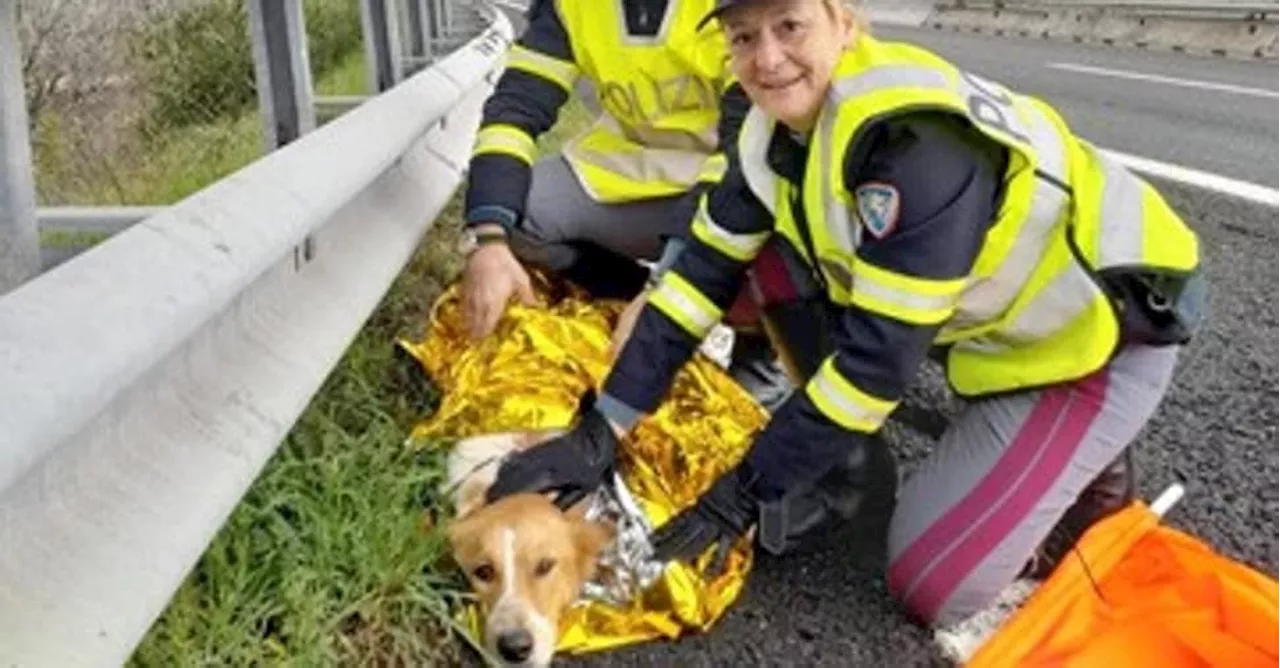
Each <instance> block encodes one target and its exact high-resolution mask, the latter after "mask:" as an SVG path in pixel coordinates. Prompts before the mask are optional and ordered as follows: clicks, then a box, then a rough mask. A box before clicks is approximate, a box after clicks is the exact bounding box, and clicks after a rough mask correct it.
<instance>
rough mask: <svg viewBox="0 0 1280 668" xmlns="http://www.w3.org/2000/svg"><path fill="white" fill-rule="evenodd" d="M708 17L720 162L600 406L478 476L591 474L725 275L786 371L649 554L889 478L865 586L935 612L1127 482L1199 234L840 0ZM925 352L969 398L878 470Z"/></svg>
mask: <svg viewBox="0 0 1280 668" xmlns="http://www.w3.org/2000/svg"><path fill="white" fill-rule="evenodd" d="M711 16H713V17H717V18H718V20H719V25H720V27H721V30H722V31H723V33H724V34H725V35H726V36H727V38H728V40H729V43H730V48H731V53H732V59H733V65H734V70H735V72H736V74H737V76H738V79H739V80H740V81H741V82H742V85H743V86H744V88H745V89H746V91H747V93H748V95H749V96H750V98H751V100H752V101H753V103H754V106H753V107H752V108H751V110H750V112H749V114H748V115H747V118H746V119H745V121H744V123H743V126H742V129H741V133H740V137H739V151H738V155H737V156H735V158H734V160H733V161H732V163H731V164H730V166H729V169H728V172H727V173H726V175H725V177H724V179H723V180H722V181H721V183H720V184H719V185H718V186H717V187H716V189H715V190H713V191H711V192H710V193H709V194H708V195H707V196H706V197H705V198H704V199H703V200H702V205H701V206H700V208H699V210H698V214H697V216H696V218H695V220H694V223H693V225H692V229H691V233H690V234H689V235H688V245H687V246H686V248H685V249H684V251H683V252H682V253H681V254H680V255H679V256H678V257H677V258H676V260H675V262H674V264H673V265H672V266H671V267H670V269H669V270H667V271H666V272H665V273H664V274H663V275H662V276H661V279H660V283H659V286H658V288H657V289H655V290H654V291H653V293H652V294H651V296H650V297H649V298H648V304H647V306H646V308H645V310H644V311H643V312H642V313H641V315H640V316H639V318H638V320H637V323H636V325H635V329H634V331H633V333H632V334H631V338H630V339H629V340H628V341H627V343H626V346H625V347H624V348H623V349H622V352H621V354H620V356H619V357H618V359H617V361H616V362H615V365H614V367H613V369H612V370H611V372H610V375H609V377H608V378H607V379H606V381H605V383H604V386H603V388H602V391H601V392H600V394H599V397H598V399H596V398H594V397H590V399H591V401H587V402H584V406H583V409H582V410H581V411H580V415H579V420H578V422H577V424H576V426H575V427H574V428H573V430H571V431H570V432H569V433H567V434H566V435H565V436H563V437H561V438H559V439H556V440H553V441H550V442H548V443H547V444H544V445H543V446H540V447H539V448H535V449H534V450H531V451H529V452H527V453H524V454H522V455H521V456H519V457H517V458H514V459H513V460H511V461H510V462H508V463H506V464H504V466H503V467H502V469H501V470H500V472H499V476H498V480H497V482H496V484H495V486H494V487H495V489H494V491H493V492H492V493H491V496H492V497H495V498H496V497H498V496H501V495H503V494H507V493H510V492H512V491H515V490H521V489H556V490H561V491H566V492H569V493H571V494H573V493H576V491H577V490H581V489H590V488H593V487H594V486H595V485H597V484H598V483H599V481H600V476H601V475H603V474H604V472H606V471H607V470H608V467H609V466H611V465H612V462H613V456H614V452H615V451H616V447H615V446H616V439H617V438H619V437H621V435H623V434H624V433H625V432H626V430H628V429H629V428H630V427H631V426H632V425H633V424H634V423H635V421H636V419H637V418H638V417H639V416H640V415H642V414H644V413H646V412H649V411H652V410H653V409H654V408H655V406H656V405H657V404H658V402H659V401H660V398H661V396H662V395H663V393H664V392H665V391H666V389H667V387H668V386H669V383H670V382H671V379H672V377H673V375H674V373H675V372H676V370H677V369H679V368H680V366H681V365H682V364H684V363H685V362H686V361H687V359H688V358H689V356H690V355H691V354H692V352H693V350H694V347H695V346H696V344H697V342H698V341H699V339H700V338H701V337H702V336H703V335H704V334H705V333H706V332H707V330H708V328H709V327H710V326H711V325H712V324H714V323H715V322H717V321H718V319H719V317H720V314H721V312H722V311H723V309H725V308H726V307H727V305H728V304H729V303H730V301H731V300H732V298H733V295H734V294H735V293H736V292H737V290H738V289H739V286H740V285H741V284H742V283H743V282H744V281H745V282H747V283H748V284H750V285H752V286H753V293H754V294H755V295H756V296H757V297H759V298H760V306H761V309H762V310H763V312H764V314H765V321H766V324H767V325H768V329H769V332H770V334H771V336H772V338H773V339H774V342H775V344H776V345H777V346H778V348H779V349H780V351H781V352H782V353H783V358H784V360H785V361H786V362H787V363H788V364H787V366H788V367H789V369H790V370H791V371H792V372H793V373H794V374H795V376H796V379H797V384H798V385H799V386H801V388H800V389H797V391H796V392H794V393H793V394H792V395H791V396H790V398H788V399H787V401H786V402H785V403H784V404H783V405H782V406H781V408H779V409H778V410H777V411H776V412H775V413H774V414H773V417H772V419H771V420H770V422H769V423H768V425H767V426H766V427H765V429H764V430H763V431H762V432H761V433H759V434H758V435H757V437H756V439H755V440H754V442H753V443H752V445H751V448H750V449H749V451H748V453H747V454H746V456H745V457H744V459H743V460H742V461H741V462H740V464H739V465H738V466H737V468H735V469H734V470H733V471H731V472H729V473H728V474H726V475H724V476H723V477H722V478H721V479H719V480H717V481H716V482H714V483H713V484H712V485H711V486H710V488H709V489H708V490H706V491H705V492H704V493H703V495H702V496H701V497H700V499H699V500H698V501H697V503H696V504H694V505H693V506H692V507H690V508H688V509H686V510H685V511H683V512H682V513H681V514H680V515H678V516H677V517H675V518H673V519H672V520H670V521H669V522H667V523H666V524H664V525H663V526H661V527H659V529H658V530H657V532H656V533H655V535H654V544H655V548H656V551H657V555H658V556H659V557H660V558H663V559H693V558H694V557H695V556H698V555H700V554H703V553H704V552H705V551H706V550H707V549H708V548H710V547H712V546H713V545H714V546H718V547H720V548H723V547H724V546H725V545H727V544H728V543H729V542H730V541H732V540H735V539H736V538H738V537H739V536H741V535H744V534H746V533H747V532H748V531H749V530H750V529H752V528H754V529H755V531H756V534H755V535H756V540H757V542H758V544H759V545H760V546H761V547H763V548H764V549H766V550H769V551H772V552H775V553H778V552H785V551H787V550H789V549H791V548H792V547H793V546H794V545H795V544H796V542H797V540H798V537H799V536H801V535H803V533H804V531H806V530H808V529H810V528H812V527H814V526H826V524H825V522H826V519H828V518H830V517H838V516H843V515H847V514H848V512H849V511H850V509H851V508H859V507H860V508H861V509H862V510H866V509H867V508H868V507H872V506H874V507H876V508H881V507H883V506H884V505H886V504H885V496H886V495H888V496H893V495H895V494H896V502H895V503H894V506H893V510H892V513H891V519H890V520H889V525H888V534H887V543H888V552H889V554H888V574H887V576H888V584H889V589H890V591H891V592H892V593H893V594H894V595H895V596H896V597H897V598H898V599H899V600H900V601H902V602H903V603H904V604H905V606H906V608H907V609H908V610H909V611H910V613H911V614H913V615H914V616H915V617H916V618H917V619H919V620H922V621H924V622H928V623H939V624H950V623H953V622H955V621H958V620H960V619H962V618H964V617H966V616H967V615H969V614H971V613H973V612H975V611H977V610H979V609H981V608H983V607H984V606H985V605H987V604H988V603H990V602H991V600H992V599H993V598H994V597H995V596H996V595H997V594H998V593H999V592H1000V591H1001V590H1002V589H1003V588H1004V587H1005V586H1006V585H1008V584H1009V583H1010V582H1011V581H1013V580H1014V579H1015V578H1016V577H1018V576H1019V575H1031V576H1042V575H1044V574H1045V573H1046V572H1047V570H1048V569H1050V568H1051V567H1052V566H1053V565H1054V563H1055V561H1056V560H1057V559H1059V558H1061V556H1062V555H1063V554H1064V552H1065V551H1066V550H1067V549H1069V547H1070V546H1071V545H1072V544H1073V542H1074V540H1075V539H1076V538H1078V536H1079V535H1080V533H1082V532H1083V530H1084V529H1085V528H1087V527H1088V526H1089V525H1090V524H1091V523H1093V522H1095V521H1097V519H1099V518H1100V517H1102V516H1104V515H1105V514H1106V513H1108V512H1111V511H1113V510H1115V509H1117V508H1118V507H1120V506H1121V505H1122V504H1124V503H1126V502H1127V501H1128V500H1129V499H1131V498H1132V495H1133V493H1134V483H1133V478H1132V463H1131V460H1130V459H1129V457H1128V453H1129V445H1130V444H1131V442H1132V441H1133V440H1134V439H1135V438H1136V436H1137V434H1138V433H1139V431H1140V430H1141V429H1142V428H1143V426H1144V425H1145V424H1146V422H1147V421H1148V420H1149V419H1150V417H1151V416H1152V414H1153V413H1154V412H1155V410H1156V407H1157V405H1158V404H1159V402H1160V400H1161V398H1162V397H1163V396H1164V394H1165V392H1166V391H1167V390H1168V388H1169V385H1170V379H1171V376H1172V374H1173V370H1174V367H1175V362H1176V360H1177V356H1178V353H1179V349H1180V347H1181V345H1182V344H1184V343H1185V342H1186V341H1188V340H1189V338H1190V336H1191V331H1192V329H1193V328H1194V326H1195V324H1196V321H1197V320H1198V319H1199V317H1200V316H1199V312H1200V308H1201V304H1202V300H1203V290H1204V283H1203V280H1202V279H1201V278H1200V274H1199V271H1198V269H1199V248H1198V243H1197V238H1196V236H1195V235H1194V234H1193V232H1192V231H1191V230H1190V229H1188V227H1187V226H1186V225H1185V224H1184V223H1183V222H1182V221H1181V220H1180V219H1179V218H1178V216H1177V215H1175V213H1174V212H1173V211H1172V210H1171V209H1170V208H1169V206H1168V205H1167V204H1166V203H1165V201H1164V200H1163V199H1162V198H1161V197H1160V195H1159V194H1157V192H1156V191H1155V190H1154V189H1153V188H1152V187H1151V186H1150V185H1148V184H1147V183H1145V182H1143V181H1141V180H1139V179H1138V178H1136V177H1135V176H1133V175H1132V174H1131V173H1129V172H1128V171H1126V170H1125V169H1124V168H1122V167H1121V166H1119V165H1117V164H1116V163H1115V162H1113V161H1112V160H1111V159H1109V158H1108V157H1107V156H1106V155H1104V154H1102V153H1100V152H1099V151H1097V150H1096V149H1095V148H1094V147H1092V146H1091V145H1089V144H1088V143H1087V142H1085V141H1083V140H1081V139H1080V138H1078V137H1076V136H1074V135H1073V134H1072V133H1071V132H1070V130H1069V129H1068V128H1067V126H1066V124H1065V123H1064V122H1063V119H1062V118H1061V116H1060V115H1059V114H1058V113H1056V112H1055V111H1054V110H1053V109H1052V108H1051V107H1049V106H1048V105H1047V104H1045V103H1043V102H1041V101H1039V100H1036V99H1034V98H1031V97H1028V96H1025V95H1021V94H1018V93H1015V92H1013V91H1010V90H1008V89H1006V88H1004V87H1003V86H1001V85H999V84H997V83H995V82H992V81H989V80H987V79H984V78H982V77H980V76H977V75H975V74H972V73H968V72H963V71H961V70H959V69H957V68H956V67H955V66H953V65H951V64H950V63H948V62H947V61H945V60H943V59H941V58H939V57H937V56H935V55H933V54H932V53H929V52H927V51H925V50H922V49H919V48H916V47H913V46H909V45H906V44H898V43H887V42H883V41H880V40H878V39H876V38H874V37H873V36H871V35H870V34H868V33H867V32H866V31H865V30H864V29H863V28H862V27H861V24H860V22H859V21H858V17H857V14H856V12H855V10H853V9H850V8H849V7H847V6H844V5H842V4H840V0H721V1H720V2H719V3H718V5H717V7H716V8H715V10H714V12H713V13H712V14H711ZM931 353H932V354H933V356H935V357H936V358H937V359H939V360H940V361H941V362H942V363H943V365H944V367H945V370H946V376H947V378H948V380H949V382H950V384H951V386H952V387H953V389H954V390H955V391H956V392H957V393H958V394H960V395H961V396H963V397H965V398H967V399H968V400H969V403H968V404H967V406H966V407H965V409H964V411H963V412H962V413H961V414H960V415H959V416H958V417H957V418H956V419H955V420H954V421H953V422H952V423H951V424H950V426H949V427H948V428H947V429H946V431H945V432H944V433H943V434H942V435H941V438H940V439H939V442H938V443H937V445H936V447H935V449H934V451H933V452H932V453H931V455H930V456H929V457H928V459H927V460H926V461H924V462H923V463H922V464H921V465H920V466H919V468H918V469H916V470H915V471H914V472H913V474H912V475H911V476H910V477H909V478H907V479H906V481H905V482H904V483H903V485H902V486H901V489H897V490H896V491H895V485H894V482H893V481H894V475H895V473H894V466H893V463H892V459H891V457H890V455H889V453H887V451H886V449H885V447H884V445H883V443H882V442H880V441H879V440H878V439H876V438H875V435H876V434H877V432H878V431H879V430H880V428H881V426H882V424H883V423H884V421H885V419H886V417H887V416H888V415H889V413H890V412H891V411H893V410H894V409H895V407H896V406H898V404H899V402H900V400H901V398H902V396H903V392H904V389H905V388H906V386H907V385H908V383H909V382H911V381H912V379H913V378H914V376H915V375H916V372H917V369H918V368H919V366H920V364H921V363H922V362H923V361H924V358H925V357H926V356H928V355H930V354H931ZM815 509H818V510H817V511H815ZM831 511H835V512H831ZM824 513H826V515H825V516H823V515H824Z"/></svg>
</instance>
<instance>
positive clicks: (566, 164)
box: [463, 0, 790, 405]
mask: <svg viewBox="0 0 1280 668" xmlns="http://www.w3.org/2000/svg"><path fill="white" fill-rule="evenodd" d="M713 2H714V0H620V1H614V0H610V1H608V2H590V1H588V0H535V1H534V2H533V3H532V6H531V7H530V9H529V12H528V20H529V23H528V26H527V29H526V30H525V32H524V33H523V34H522V35H521V37H520V39H519V40H518V42H517V43H516V44H515V45H513V48H512V49H511V51H510V54H509V57H508V61H507V69H506V71H505V72H504V74H503V76H502V78H501V79H500V80H499V81H498V83H497V85H496V87H495V90H494V92H493V94H492V95H491V96H490V98H489V100H487V102H486V104H485V107H484V114H483V117H482V120H481V124H480V128H479V132H478V136H477V139H476V144H475V147H474V150H473V155H472V160H471V166H470V171H469V177H468V184H467V189H466V202H465V211H466V214H465V219H466V230H465V233H464V245H465V247H464V248H463V252H464V253H466V256H467V264H466V270H465V274H464V280H463V306H464V315H465V318H466V320H467V323H468V326H469V329H470V330H471V333H472V335H473V336H475V337H476V338H479V337H482V336H486V335H488V334H489V333H490V332H492V331H493V328H494V327H495V326H496V325H497V322H498V320H499V318H500V317H501V315H502V313H503V311H504V310H505V307H506V305H507V304H508V303H509V301H510V300H511V299H512V298H513V297H518V298H520V299H521V300H523V301H524V302H525V303H530V302H531V300H532V291H531V288H530V284H529V275H528V273H527V272H526V270H525V268H524V266H523V265H522V262H523V263H527V264H530V265H533V266H535V267H538V268H540V269H542V270H544V271H548V272H551V273H554V274H557V275H559V276H561V277H563V278H567V279H569V280H570V281H573V282H575V283H577V284H578V285H580V286H581V287H583V288H585V289H586V290H588V291H589V292H590V293H591V294H592V295H594V296H596V297H601V298H618V299H631V298H632V297H635V296H636V295H637V294H638V293H639V292H640V291H641V289H642V288H643V287H644V285H645V281H646V279H647V278H648V277H649V273H648V271H647V270H646V269H645V268H644V267H643V266H642V265H640V264H639V263H638V262H636V260H637V259H642V260H649V261H655V260H658V259H659V254H660V252H661V251H662V250H663V247H664V246H663V244H664V241H665V240H667V239H673V241H672V243H671V244H670V246H669V250H670V252H671V254H673V253H674V252H675V251H676V250H678V248H679V241H680V240H679V235H680V232H681V231H682V230H685V229H687V228H688V225H689V221H690V220H691V219H692V217H693V213H694V208H695V205H696V203H697V197H698V195H699V194H700V193H701V192H704V191H705V190H706V188H707V187H709V186H710V185H711V184H712V183H714V182H716V181H717V180H718V179H719V178H720V177H721V176H722V175H723V174H724V170H725V166H726V164H727V158H726V156H725V152H724V150H723V149H724V148H725V145H726V144H727V145H728V146H729V147H730V148H731V147H732V138H733V137H735V136H736V134H737V129H738V125H739V123H741V120H742V118H743V116H744V115H745V114H746V110H747V107H748V106H749V105H750V102H749V101H748V100H747V99H746V96H745V94H744V93H743V91H742V87H741V86H739V85H737V84H736V83H735V82H734V81H733V80H732V76H731V72H730V71H729V69H728V52H727V50H726V47H725V42H724V37H723V36H722V35H720V34H719V33H718V32H716V31H709V30H702V31H699V30H697V28H696V26H697V23H698V21H699V20H700V19H701V18H702V17H703V16H704V15H705V14H706V13H707V12H708V11H709V10H710V9H711V8H712V6H713ZM583 88H586V89H594V91H593V92H594V100H588V104H594V105H595V106H598V107H599V113H598V116H597V117H596V119H595V122H594V124H592V126H591V127H590V128H589V129H587V130H586V131H584V132H583V133H582V134H580V135H578V136H577V137H574V138H573V139H571V140H570V141H569V142H568V143H567V144H566V145H565V147H564V149H563V151H562V155H556V156H549V157H545V158H542V159H538V150H537V148H536V144H535V142H536V140H537V139H538V138H539V137H540V136H541V135H542V134H543V133H544V132H546V131H547V130H548V129H550V128H551V127H552V126H553V125H554V124H555V122H556V120H557V117H558V115H559V113H560V110H561V108H562V107H563V105H564V104H565V102H566V101H567V100H568V99H569V96H570V95H571V94H572V93H574V92H575V89H583ZM671 254H669V257H671V256H672V255H671ZM632 312H634V310H633V311H632ZM731 369H732V372H733V374H734V376H735V378H737V379H738V380H739V381H740V382H742V383H743V384H744V386H746V387H747V389H748V390H750V391H752V393H753V394H754V395H755V396H756V397H757V399H759V400H760V401H761V403H763V404H765V405H776V403H777V402H778V401H780V400H781V399H782V398H784V397H785V393H786V392H787V391H789V389H790V384H789V382H787V378H786V375H785V372H784V371H783V370H782V368H781V366H780V365H779V364H778V363H777V361H776V357H775V355H774V354H773V352H772V350H771V349H770V347H769V344H768V340H767V339H766V338H765V337H764V336H763V335H762V334H758V335H756V336H751V335H750V334H749V333H744V334H743V335H742V336H741V337H740V341H739V343H738V345H737V346H735V349H734V355H733V366H732V367H731Z"/></svg>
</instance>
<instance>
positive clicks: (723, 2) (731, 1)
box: [698, 0, 761, 30]
mask: <svg viewBox="0 0 1280 668" xmlns="http://www.w3.org/2000/svg"><path fill="white" fill-rule="evenodd" d="M760 1H761V0H717V1H716V6H715V7H712V8H711V11H709V12H707V15H706V16H704V17H702V20H701V21H698V30H702V27H703V26H705V25H707V23H708V22H710V21H711V19H714V18H718V17H719V16H720V15H721V14H723V13H724V10H726V9H729V8H731V7H737V6H739V5H749V4H751V3H755V2H760Z"/></svg>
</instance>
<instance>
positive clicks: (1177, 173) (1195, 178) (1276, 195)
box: [1100, 149, 1280, 208]
mask: <svg viewBox="0 0 1280 668" xmlns="http://www.w3.org/2000/svg"><path fill="white" fill-rule="evenodd" d="M1100 150H1101V151H1102V152H1103V153H1105V154H1107V155H1108V156H1110V157H1111V158H1113V159H1115V160H1117V161H1118V162H1120V163H1121V164H1123V165H1125V166H1126V167H1128V168H1130V169H1132V170H1134V171H1137V172H1142V173H1144V174H1150V175H1152V176H1157V177H1161V178H1165V179H1169V180H1170V181H1177V182H1178V183H1184V184H1187V185H1191V186H1198V187H1201V188H1208V189H1209V190H1215V191H1217V192H1220V193H1224V194H1227V195H1232V196H1235V197H1240V198H1242V199H1247V200H1249V201H1251V202H1257V203H1258V204H1266V205H1268V206H1272V207H1276V208H1280V190H1276V189H1275V188H1268V187H1266V186H1260V185H1258V184H1256V183H1249V182H1248V181H1238V180H1236V179H1229V178H1227V177H1225V176H1219V175H1217V174H1211V173H1209V172H1202V171H1200V170H1198V169H1191V168H1190V167H1182V166H1179V165H1173V164H1170V163H1167V162H1160V161H1159V160H1152V159H1150V158H1143V157H1140V156H1136V155H1129V154H1128V153H1121V152H1119V151H1112V150H1110V149H1100Z"/></svg>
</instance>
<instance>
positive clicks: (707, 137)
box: [600, 114, 717, 159]
mask: <svg viewBox="0 0 1280 668" xmlns="http://www.w3.org/2000/svg"><path fill="white" fill-rule="evenodd" d="M600 127H602V128H604V129H605V130H606V131H608V133H609V134H612V135H615V136H618V137H624V138H626V139H629V140H631V141H632V142H634V143H636V144H639V145H640V146H643V147H645V148H650V149H671V150H676V151H689V152H692V153H698V154H700V155H702V156H703V158H704V159H705V158H707V157H709V156H710V155H711V154H713V153H715V151H716V146H717V140H716V132H717V130H716V126H715V124H714V123H713V124H711V125H710V126H708V127H706V128H704V129H703V130H702V132H701V133H695V132H691V131H689V130H679V129H672V130H661V129H658V128H655V127H653V126H640V125H623V124H622V123H619V122H618V119H616V118H614V117H613V116H612V115H610V114H601V115H600Z"/></svg>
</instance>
